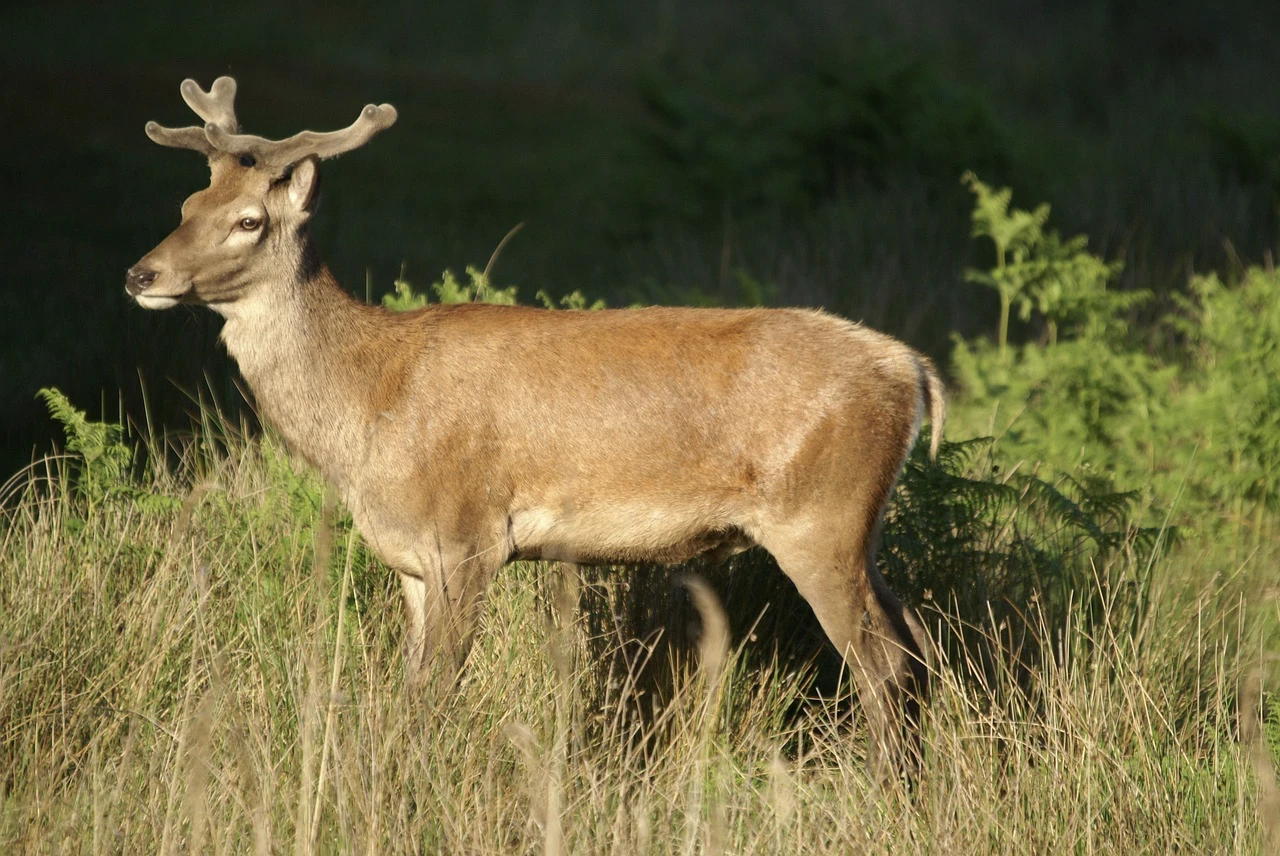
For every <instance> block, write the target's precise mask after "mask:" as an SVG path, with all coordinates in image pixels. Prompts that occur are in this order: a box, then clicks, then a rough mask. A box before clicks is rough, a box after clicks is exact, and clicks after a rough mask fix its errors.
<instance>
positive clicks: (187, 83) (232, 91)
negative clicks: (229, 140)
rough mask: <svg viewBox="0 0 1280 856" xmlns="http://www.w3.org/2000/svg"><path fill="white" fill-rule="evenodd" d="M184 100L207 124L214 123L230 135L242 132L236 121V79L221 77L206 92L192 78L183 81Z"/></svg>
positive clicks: (181, 89)
mask: <svg viewBox="0 0 1280 856" xmlns="http://www.w3.org/2000/svg"><path fill="white" fill-rule="evenodd" d="M180 91H181V92H182V100H183V101H185V102H187V106H188V107H190V108H191V109H192V110H194V111H195V114H196V115H197V116H199V117H200V118H201V119H204V121H205V122H206V123H210V122H212V123H213V124H215V125H217V126H218V127H220V128H222V129H224V130H225V131H227V132H228V133H231V134H234V133H236V132H237V131H239V130H240V124H239V123H238V122H237V121H236V108H235V100H236V81H235V78H234V77H226V76H223V77H219V78H218V79H217V80H215V81H214V82H213V86H210V87H209V91H208V92H205V91H204V90H203V89H201V88H200V84H198V83H196V82H195V81H194V80H192V79H191V78H189V77H188V78H187V79H186V80H184V81H182V86H181V88H180Z"/></svg>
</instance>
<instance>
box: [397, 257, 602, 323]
mask: <svg viewBox="0 0 1280 856" xmlns="http://www.w3.org/2000/svg"><path fill="white" fill-rule="evenodd" d="M466 275H467V281H466V282H463V281H461V280H459V279H458V278H457V277H456V276H454V273H453V271H451V270H446V271H445V272H444V275H443V276H442V277H441V279H440V281H439V282H434V283H432V284H431V290H432V291H434V292H435V295H436V302H438V303H442V304H443V303H496V304H500V305H503V306H513V305H515V303H516V302H517V301H516V287H515V286H514V285H510V286H507V287H506V288H498V287H496V286H495V285H493V284H492V283H491V282H490V281H489V277H488V276H487V275H486V274H485V273H484V272H483V271H480V270H478V269H477V268H474V267H471V266H470V265H468V266H467V270H466ZM535 297H536V298H537V299H538V301H539V302H540V303H541V304H542V306H543V307H544V308H546V309H559V308H561V307H563V308H565V309H603V308H604V305H605V304H604V301H603V300H596V301H594V302H591V303H588V302H587V298H586V297H585V296H584V295H583V294H582V292H581V291H578V290H575V291H573V292H571V293H569V294H566V295H564V296H563V297H561V298H560V300H559V305H557V303H556V301H555V300H553V299H552V298H551V296H550V295H548V294H547V292H546V291H543V290H539V291H538V293H537V294H536V295H535ZM430 302H431V300H430V298H429V297H428V296H427V295H426V294H423V293H421V292H418V291H414V289H413V285H412V284H411V283H410V282H409V281H408V280H406V279H405V278H404V274H403V273H402V274H401V275H400V277H399V278H397V279H396V281H395V291H394V292H393V293H391V294H387V295H384V296H383V298H382V305H383V306H385V307H387V308H388V309H391V310H394V311H396V312H408V311H410V310H413V309H421V308H422V307H424V306H426V305H428V304H429V303H430Z"/></svg>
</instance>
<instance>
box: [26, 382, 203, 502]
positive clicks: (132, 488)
mask: <svg viewBox="0 0 1280 856" xmlns="http://www.w3.org/2000/svg"><path fill="white" fill-rule="evenodd" d="M36 396H37V397H38V398H40V399H42V400H43V401H44V402H45V405H46V406H47V407H48V408H49V415H50V416H52V417H53V419H54V420H55V421H57V422H58V423H59V424H60V425H62V431H63V434H64V435H65V436H66V438H67V452H68V453H69V454H70V455H71V458H72V462H71V473H70V476H71V485H72V490H73V492H74V493H75V495H76V496H77V497H78V498H79V499H81V500H82V501H84V502H85V503H87V505H88V508H89V510H90V511H92V510H93V509H94V508H96V507H98V506H101V505H102V504H103V503H105V502H108V501H111V500H127V501H130V502H133V503H135V504H136V505H137V506H139V507H140V508H142V509H143V510H146V511H163V510H170V509H172V508H175V507H177V506H178V504H179V503H178V501H177V500H176V499H174V498H173V497H168V496H164V495H161V494H156V493H152V492H151V491H148V490H146V489H144V488H142V487H139V486H138V485H137V484H136V483H135V482H134V481H133V463H134V455H133V449H132V447H130V446H129V444H128V443H126V442H125V440H124V429H123V428H122V427H121V426H120V425H116V424H113V423H110V422H91V421H89V419H88V418H87V417H86V416H85V413H84V411H82V410H77V409H76V408H75V407H74V406H72V404H71V401H70V400H69V399H68V398H67V397H66V396H65V395H63V394H62V392H61V391H60V390H58V389H56V388H53V387H46V388H44V389H41V390H40V391H38V392H37V393H36Z"/></svg>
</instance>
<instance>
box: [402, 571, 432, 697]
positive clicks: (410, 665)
mask: <svg viewBox="0 0 1280 856" xmlns="http://www.w3.org/2000/svg"><path fill="white" fill-rule="evenodd" d="M398 573H399V576H400V593H401V594H402V595H404V641H403V643H402V649H403V651H404V666H405V677H406V678H407V679H408V681H409V683H410V685H413V686H417V685H419V684H421V683H422V682H423V681H424V679H425V678H426V665H427V663H426V621H427V584H426V582H425V581H424V580H423V579H422V577H421V576H419V575H417V574H412V573H407V572H405V571H399V572H398Z"/></svg>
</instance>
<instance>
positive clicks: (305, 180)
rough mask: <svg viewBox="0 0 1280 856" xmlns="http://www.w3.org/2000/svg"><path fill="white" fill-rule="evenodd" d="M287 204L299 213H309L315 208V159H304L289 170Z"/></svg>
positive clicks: (317, 185)
mask: <svg viewBox="0 0 1280 856" xmlns="http://www.w3.org/2000/svg"><path fill="white" fill-rule="evenodd" d="M288 181H289V204H290V205H292V206H293V207H294V208H295V209H297V210H299V211H308V212H309V211H311V210H312V209H314V208H315V203H316V191H317V189H318V187H319V182H318V181H317V174H316V159H315V158H313V157H306V158H303V159H302V160H300V161H298V162H297V163H295V164H294V165H293V166H292V167H290V168H289V177H288Z"/></svg>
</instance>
